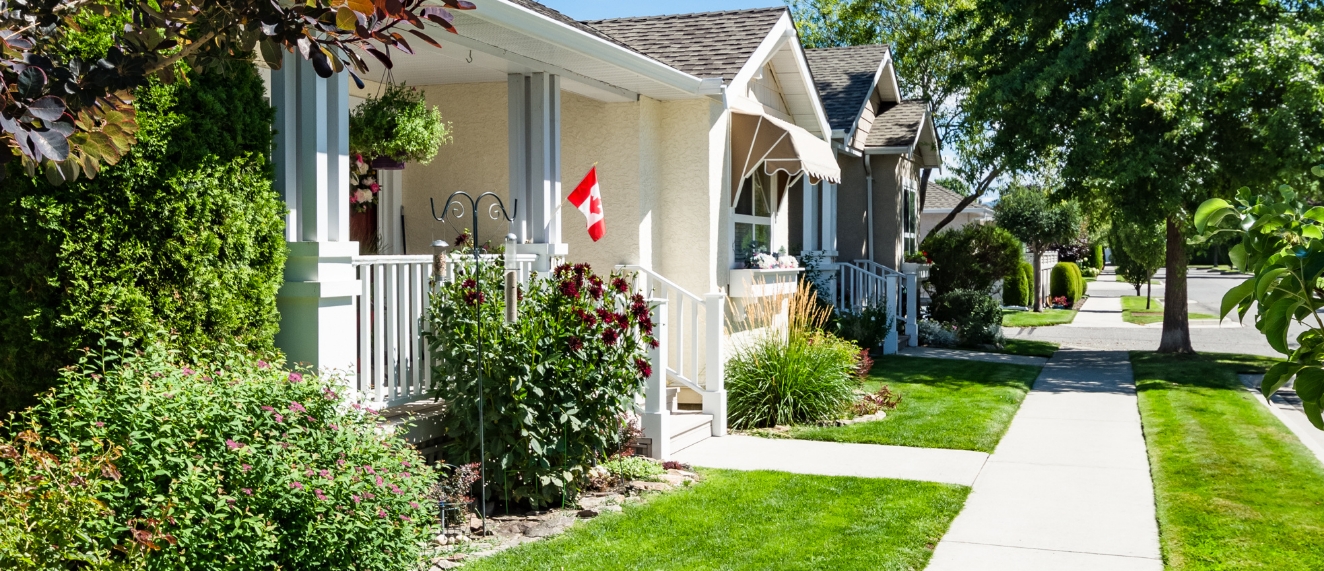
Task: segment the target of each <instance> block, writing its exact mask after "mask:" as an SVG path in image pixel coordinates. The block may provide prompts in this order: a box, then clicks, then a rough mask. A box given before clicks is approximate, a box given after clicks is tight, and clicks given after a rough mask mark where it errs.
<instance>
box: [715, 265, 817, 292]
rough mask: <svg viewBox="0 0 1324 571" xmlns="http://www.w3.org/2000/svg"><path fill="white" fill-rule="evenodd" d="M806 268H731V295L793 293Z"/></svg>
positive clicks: (729, 290) (729, 289) (728, 290)
mask: <svg viewBox="0 0 1324 571" xmlns="http://www.w3.org/2000/svg"><path fill="white" fill-rule="evenodd" d="M804 271H805V270H804V268H795V269H789V270H780V269H779V270H731V287H729V288H728V289H727V294H726V295H728V296H730V297H768V296H774V295H791V294H794V293H795V290H796V288H797V287H798V286H799V285H800V274H801V273H803V272H804Z"/></svg>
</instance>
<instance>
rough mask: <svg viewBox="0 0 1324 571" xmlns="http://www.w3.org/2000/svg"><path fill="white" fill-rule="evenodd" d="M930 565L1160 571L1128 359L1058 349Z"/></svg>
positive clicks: (938, 569) (941, 569)
mask: <svg viewBox="0 0 1324 571" xmlns="http://www.w3.org/2000/svg"><path fill="white" fill-rule="evenodd" d="M928 569H929V570H930V571H948V570H958V569H959V570H967V569H982V570H1002V569H1006V570H1037V569H1044V570H1050V569H1053V570H1055V569H1072V570H1096V569H1097V570H1104V569H1107V570H1127V571H1130V570H1136V571H1151V570H1152V571H1161V570H1162V569H1163V561H1162V559H1161V557H1160V553H1159V539H1158V523H1157V521H1156V519H1155V513H1154V489H1153V484H1152V482H1151V481H1150V475H1149V460H1148V457H1147V456H1146V453H1145V440H1144V435H1143V434H1142V433H1141V428H1140V412H1139V410H1138V409H1137V402H1136V394H1135V385H1134V382H1133V379H1132V376H1131V365H1130V361H1129V359H1128V355H1127V353H1125V352H1110V351H1085V350H1073V349H1063V350H1060V351H1058V352H1057V354H1056V355H1055V356H1054V357H1053V359H1052V360H1051V361H1049V363H1048V365H1046V366H1045V367H1044V370H1043V372H1042V373H1041V374H1040V376H1039V379H1038V380H1037V381H1036V383H1035V386H1034V390H1032V391H1031V392H1030V394H1029V395H1027V396H1026V398H1025V402H1024V403H1022V404H1021V408H1020V411H1019V412H1018V413H1017V414H1016V418H1015V419H1014V420H1012V423H1011V427H1010V428H1009V429H1008V430H1007V434H1006V435H1005V436H1004V437H1003V438H1002V441H1001V442H1000V443H999V444H998V447H997V450H995V451H994V453H993V455H992V456H991V457H989V460H988V463H987V464H985V466H984V469H983V470H982V471H981V472H980V474H979V477H978V478H977V479H976V480H975V483H974V490H973V491H972V492H971V494H970V498H969V500H967V501H966V504H965V508H964V510H962V512H961V514H960V515H959V516H957V518H956V520H955V521H954V522H952V527H951V529H950V530H949V531H948V532H947V534H946V535H945V536H944V537H943V539H942V541H941V542H939V544H938V547H937V549H936V551H935V552H934V555H933V559H932V561H931V562H930V564H929V566H928Z"/></svg>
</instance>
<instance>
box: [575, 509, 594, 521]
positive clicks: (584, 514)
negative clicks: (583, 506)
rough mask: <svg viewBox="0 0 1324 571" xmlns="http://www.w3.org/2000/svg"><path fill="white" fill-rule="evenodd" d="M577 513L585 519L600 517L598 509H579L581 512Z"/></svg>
mask: <svg viewBox="0 0 1324 571" xmlns="http://www.w3.org/2000/svg"><path fill="white" fill-rule="evenodd" d="M575 515H577V516H579V517H581V518H584V519H589V518H595V517H598V512H597V511H596V510H579V513H577V514H575Z"/></svg>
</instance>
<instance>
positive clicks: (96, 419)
mask: <svg viewBox="0 0 1324 571" xmlns="http://www.w3.org/2000/svg"><path fill="white" fill-rule="evenodd" d="M341 386H342V380H341V379H335V378H318V377H314V376H312V375H306V376H304V375H300V374H299V373H293V372H289V371H285V370H281V369H280V368H278V367H275V366H272V365H270V364H268V363H265V362H263V361H260V360H258V359H257V357H255V356H252V355H251V354H249V353H247V352H240V351H235V350H232V349H229V348H221V349H219V350H216V351H213V352H209V353H207V354H205V356H204V357H202V358H199V359H197V360H185V359H184V358H183V357H181V356H180V354H179V353H174V352H170V351H168V350H167V349H166V348H165V346H164V345H163V344H161V343H153V344H151V345H148V346H147V347H145V350H144V351H143V352H141V353H131V352H125V351H120V352H118V353H116V352H109V353H107V354H106V355H105V356H104V357H97V358H87V359H84V360H83V361H82V362H81V363H80V364H79V365H77V366H74V367H69V368H67V369H65V370H64V371H62V374H61V382H60V383H59V385H58V387H57V388H56V389H54V390H53V391H51V392H49V393H47V394H46V395H45V396H43V397H42V398H41V400H40V402H39V403H38V404H37V405H36V406H35V407H33V408H31V409H29V410H28V411H26V412H25V413H24V415H23V418H22V420H21V421H19V422H16V423H12V424H11V425H10V426H9V427H8V430H9V432H10V433H11V437H12V433H13V432H15V431H23V430H31V431H33V432H35V433H37V434H42V435H44V436H50V437H54V438H55V439H57V440H58V441H59V442H68V443H84V445H85V446H87V447H88V448H89V449H88V450H86V452H85V453H77V454H76V453H74V452H73V451H71V450H67V449H66V450H59V451H52V453H55V454H58V455H59V456H61V457H60V458H59V460H60V462H61V463H62V465H69V464H70V463H71V462H75V460H74V458H76V457H80V455H81V458H82V461H84V462H92V463H94V464H95V463H97V462H103V459H102V458H101V457H99V456H98V455H99V454H103V453H102V452H101V451H99V450H98V449H97V448H96V447H95V446H94V445H93V444H94V443H95V444H99V443H105V444H106V445H108V446H113V447H115V449H116V450H118V451H121V452H120V453H121V454H122V455H121V456H119V457H118V458H114V457H113V455H112V456H110V457H106V458H104V463H103V464H102V466H101V467H100V469H99V470H98V473H96V474H92V475H90V476H89V475H87V474H82V477H83V478H84V480H88V479H92V480H94V481H93V483H91V484H90V485H92V486H95V488H93V489H100V490H101V491H100V493H98V494H97V498H98V499H99V500H101V501H102V502H104V503H105V506H106V507H107V508H109V511H108V512H106V513H101V514H89V515H88V517H87V519H89V520H90V522H85V523H84V525H83V526H82V527H81V528H80V529H81V530H83V531H84V532H85V536H83V537H70V538H67V541H69V542H81V543H82V544H83V546H84V547H86V548H88V549H90V550H92V551H93V552H95V553H98V554H106V555H105V557H109V558H115V557H117V556H116V555H114V554H113V552H114V551H115V550H116V547H117V546H119V547H134V546H137V547H142V548H146V549H147V551H148V552H149V553H148V556H147V568H149V569H222V568H224V569H290V570H294V569H309V570H312V569H381V570H397V569H398V570H404V569H413V568H414V566H415V565H417V563H418V561H419V558H420V557H421V552H420V546H421V544H423V543H425V542H426V541H427V540H428V539H429V538H430V537H432V535H433V533H434V527H435V523H436V522H435V519H436V508H435V505H433V504H431V503H430V502H427V501H426V498H427V494H428V491H429V489H430V488H431V486H432V485H433V484H434V483H435V482H436V480H437V478H436V476H435V474H434V472H433V470H432V469H431V468H429V467H428V466H427V465H425V464H424V463H423V459H422V457H420V456H419V454H418V453H417V452H416V451H414V450H413V449H412V448H411V447H410V446H409V445H408V444H406V443H405V442H404V441H403V440H402V439H400V438H398V437H395V436H392V435H391V434H390V433H389V432H385V431H383V430H381V429H380V428H379V427H378V425H377V417H376V415H375V414H374V413H372V412H371V411H369V410H366V409H364V408H363V407H361V406H360V405H358V404H353V405H352V406H350V405H347V404H346V402H345V399H343V398H342V396H341V395H340V394H339V392H340V391H341V390H342V389H341ZM18 436H19V438H20V439H21V438H22V437H23V435H22V433H19V435H18ZM11 482H12V481H11ZM14 507H15V506H13V505H6V506H0V512H6V513H8V512H9V510H10V509H13V508H14ZM32 515H33V516H34V517H38V518H44V517H46V516H45V515H42V514H32ZM87 523H91V525H87ZM70 568H74V567H70Z"/></svg>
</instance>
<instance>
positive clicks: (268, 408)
mask: <svg viewBox="0 0 1324 571" xmlns="http://www.w3.org/2000/svg"><path fill="white" fill-rule="evenodd" d="M262 410H265V411H267V412H271V411H273V410H276V409H274V408H271V407H269V406H263V407H262Z"/></svg>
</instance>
